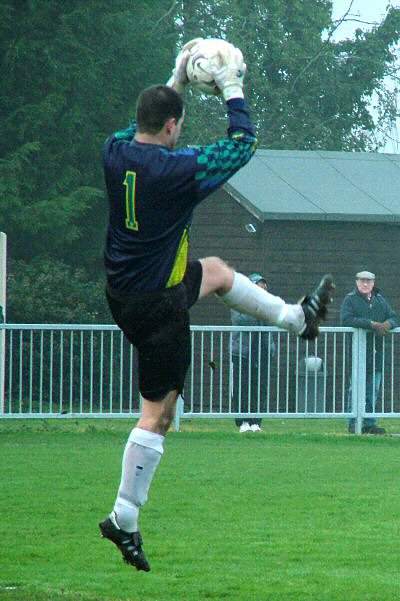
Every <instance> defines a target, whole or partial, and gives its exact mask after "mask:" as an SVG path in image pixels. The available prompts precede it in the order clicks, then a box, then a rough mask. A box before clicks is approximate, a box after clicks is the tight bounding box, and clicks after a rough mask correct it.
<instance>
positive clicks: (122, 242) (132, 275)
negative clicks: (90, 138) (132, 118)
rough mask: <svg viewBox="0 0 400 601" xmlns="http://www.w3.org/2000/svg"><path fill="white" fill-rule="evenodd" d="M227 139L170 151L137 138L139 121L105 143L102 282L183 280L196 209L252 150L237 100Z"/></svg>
mask: <svg viewBox="0 0 400 601" xmlns="http://www.w3.org/2000/svg"><path fill="white" fill-rule="evenodd" d="M227 107H228V117H229V127H228V136H229V137H228V138H227V139H225V140H220V141H218V142H216V143H214V144H211V145H209V146H199V147H194V148H188V149H185V150H177V151H171V150H168V148H165V147H164V146H160V145H157V144H147V143H141V142H138V141H137V140H135V139H134V136H135V131H136V124H135V123H133V124H132V125H131V127H130V128H128V129H127V130H125V131H122V132H117V133H115V134H114V135H113V136H111V137H110V138H109V139H108V140H107V142H106V144H105V148H104V157H103V158H104V173H105V181H106V186H107V191H108V198H109V210H110V216H109V225H108V230H107V239H106V247H105V253H104V257H105V268H106V275H107V280H108V282H109V283H110V285H111V286H112V288H113V289H114V290H116V291H118V292H120V293H122V294H129V293H131V292H136V291H141V290H154V289H158V288H166V287H170V286H174V285H176V284H178V283H179V282H181V281H182V279H183V276H184V274H185V270H186V265H187V255H188V233H189V228H190V224H191V222H192V214H193V209H194V207H195V206H196V205H197V204H198V203H199V202H200V201H201V200H203V199H204V198H205V197H206V196H208V195H209V194H211V193H212V192H213V191H214V190H216V189H217V188H218V187H220V186H221V185H222V184H223V183H224V182H226V181H227V180H228V179H229V178H230V177H231V176H232V175H233V174H234V173H235V172H236V171H237V170H238V169H240V167H242V166H243V165H245V164H246V163H247V162H248V161H249V160H250V158H251V156H252V155H253V153H254V152H255V146H256V138H255V134H254V129H253V126H252V123H251V121H250V118H249V114H248V111H247V108H246V105H245V103H244V101H243V100H242V99H238V98H236V99H232V100H230V101H228V103H227Z"/></svg>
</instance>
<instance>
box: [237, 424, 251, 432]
mask: <svg viewBox="0 0 400 601" xmlns="http://www.w3.org/2000/svg"><path fill="white" fill-rule="evenodd" d="M239 432H240V433H243V432H251V426H250V424H249V423H248V422H243V424H242V425H241V426H240V428H239Z"/></svg>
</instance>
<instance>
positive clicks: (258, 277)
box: [249, 273, 267, 284]
mask: <svg viewBox="0 0 400 601" xmlns="http://www.w3.org/2000/svg"><path fill="white" fill-rule="evenodd" d="M249 280H251V281H252V282H254V284H257V282H261V281H264V282H265V283H267V280H266V279H265V277H264V276H263V275H261V273H251V274H250V275H249Z"/></svg>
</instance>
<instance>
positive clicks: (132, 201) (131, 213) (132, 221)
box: [124, 171, 139, 232]
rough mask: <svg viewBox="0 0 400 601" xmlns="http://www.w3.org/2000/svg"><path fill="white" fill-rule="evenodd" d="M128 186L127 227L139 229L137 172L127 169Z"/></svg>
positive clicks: (125, 183) (126, 180) (126, 181)
mask: <svg viewBox="0 0 400 601" xmlns="http://www.w3.org/2000/svg"><path fill="white" fill-rule="evenodd" d="M124 186H126V196H125V198H126V219H125V227H126V228H127V229H128V230H135V232H137V231H138V229H139V224H138V222H137V220H136V173H135V171H127V172H126V175H125V180H124Z"/></svg>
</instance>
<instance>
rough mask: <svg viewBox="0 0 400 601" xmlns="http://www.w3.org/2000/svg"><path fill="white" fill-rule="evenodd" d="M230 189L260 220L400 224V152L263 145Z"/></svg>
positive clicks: (238, 173) (230, 185)
mask: <svg viewBox="0 0 400 601" xmlns="http://www.w3.org/2000/svg"><path fill="white" fill-rule="evenodd" d="M225 189H226V190H227V191H228V193H229V194H231V195H232V196H233V197H234V198H235V199H236V200H237V201H238V202H239V203H240V204H242V205H243V206H244V207H245V208H246V209H248V210H249V211H250V212H251V213H252V214H253V215H255V216H256V217H257V218H258V219H259V220H260V221H265V220H267V219H268V220H270V219H299V220H300V219H302V220H336V221H371V222H376V221H389V222H400V155H396V154H382V153H373V152H332V151H307V150H263V149H260V150H257V151H256V154H255V156H254V157H253V158H252V159H251V161H250V162H249V163H248V164H247V165H246V166H245V167H243V168H242V169H240V170H239V171H238V172H237V173H236V174H235V175H234V176H233V177H232V178H231V179H230V180H229V181H228V183H227V184H225Z"/></svg>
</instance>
